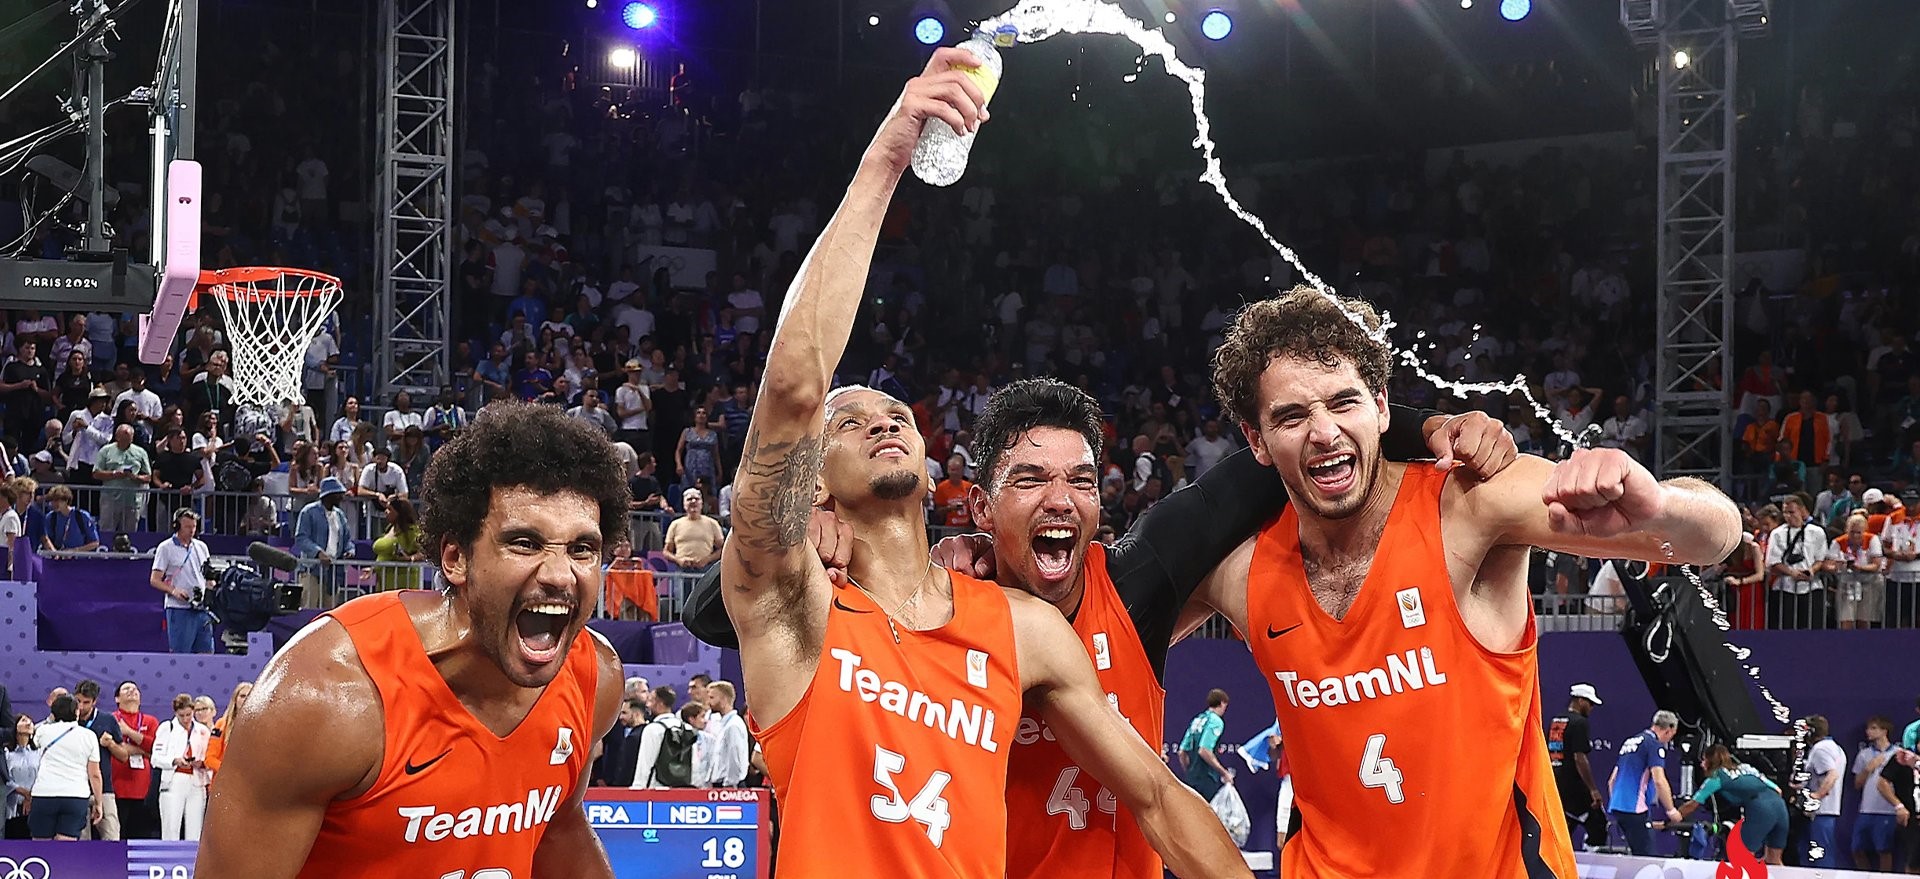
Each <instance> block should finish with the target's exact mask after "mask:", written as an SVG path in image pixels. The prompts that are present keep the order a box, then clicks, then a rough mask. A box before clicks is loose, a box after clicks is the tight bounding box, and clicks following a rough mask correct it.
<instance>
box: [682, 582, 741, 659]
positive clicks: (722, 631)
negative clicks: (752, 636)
mask: <svg viewBox="0 0 1920 879" xmlns="http://www.w3.org/2000/svg"><path fill="white" fill-rule="evenodd" d="M680 621H681V622H683V623H686V625H687V631H689V632H692V633H693V637H695V638H699V639H700V640H702V641H705V642H707V643H708V644H712V645H713V646H715V647H724V648H728V649H732V650H738V649H740V636H739V634H738V633H736V632H734V630H733V620H732V619H731V618H729V617H728V616H727V606H726V603H725V602H724V601H722V600H721V597H720V566H719V565H714V566H713V567H711V568H708V569H707V572H706V573H705V574H702V575H701V576H700V582H698V583H695V584H694V586H693V592H692V593H690V594H688V595H687V605H686V607H685V608H684V609H683V610H682V611H681V612H680Z"/></svg>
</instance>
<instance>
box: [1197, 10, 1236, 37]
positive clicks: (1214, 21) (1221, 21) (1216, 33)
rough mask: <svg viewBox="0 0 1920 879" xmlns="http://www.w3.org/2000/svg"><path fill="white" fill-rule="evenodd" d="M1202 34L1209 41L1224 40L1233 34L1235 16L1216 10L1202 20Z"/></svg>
mask: <svg viewBox="0 0 1920 879" xmlns="http://www.w3.org/2000/svg"><path fill="white" fill-rule="evenodd" d="M1200 33H1202V34H1204V35H1206V38H1207V39H1209V40H1224V39H1226V38H1227V34H1230V33H1233V16H1231V15H1228V14H1226V13H1224V12H1221V11H1220V10H1218V9H1215V10H1214V11H1212V12H1209V13H1207V17H1206V18H1203V19H1201V20H1200Z"/></svg>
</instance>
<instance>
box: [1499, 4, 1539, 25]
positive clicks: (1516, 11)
mask: <svg viewBox="0 0 1920 879" xmlns="http://www.w3.org/2000/svg"><path fill="white" fill-rule="evenodd" d="M1532 11H1533V0H1500V16H1501V17H1502V18H1505V19H1506V20H1508V21H1519V20H1520V19H1523V18H1526V17H1527V13H1529V12H1532Z"/></svg>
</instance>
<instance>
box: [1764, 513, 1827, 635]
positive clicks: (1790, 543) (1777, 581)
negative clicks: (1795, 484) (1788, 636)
mask: <svg viewBox="0 0 1920 879" xmlns="http://www.w3.org/2000/svg"><path fill="white" fill-rule="evenodd" d="M1812 505H1813V502H1812V501H1811V500H1809V499H1808V498H1807V496H1806V494H1804V493H1801V492H1795V493H1794V494H1791V495H1788V496H1787V499H1786V500H1785V501H1783V502H1781V505H1780V509H1781V512H1782V513H1783V514H1784V515H1785V516H1786V518H1787V521H1786V524H1784V525H1781V526H1780V527H1778V528H1775V529H1773V534H1772V535H1770V536H1769V537H1768V538H1767V573H1769V574H1771V575H1772V576H1773V589H1772V591H1771V592H1769V593H1768V595H1767V628H1769V629H1824V628H1826V626H1827V592H1826V587H1825V586H1824V585H1823V584H1822V583H1821V582H1820V578H1819V577H1818V576H1816V574H1817V572H1818V571H1819V570H1820V568H1821V563H1823V562H1825V561H1826V560H1827V557H1828V555H1829V554H1830V553H1831V552H1832V550H1833V545H1832V544H1831V543H1829V542H1827V532H1826V531H1825V530H1823V529H1821V527H1820V526H1818V525H1815V524H1813V522H1812V521H1811V520H1810V519H1809V518H1808V516H1809V515H1810V514H1809V513H1808V510H1807V508H1808V507H1811V506H1812Z"/></svg>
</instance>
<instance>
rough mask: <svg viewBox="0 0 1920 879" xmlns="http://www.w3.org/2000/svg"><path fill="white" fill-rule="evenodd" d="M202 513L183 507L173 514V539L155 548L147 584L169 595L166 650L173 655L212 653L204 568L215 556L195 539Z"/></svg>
mask: <svg viewBox="0 0 1920 879" xmlns="http://www.w3.org/2000/svg"><path fill="white" fill-rule="evenodd" d="M199 531H200V514H199V513H195V512H194V511H193V510H192V508H189V507H181V508H180V509H179V510H178V511H176V512H175V513H174V514H173V536H172V537H170V538H168V539H167V540H166V541H165V542H163V543H161V544H160V545H159V546H156V547H154V548H153V572H152V573H150V574H148V575H147V582H148V583H149V584H151V585H152V586H153V588H155V589H158V590H160V591H161V592H164V593H166V595H167V598H166V614H167V649H168V650H169V651H171V652H173V653H212V652H213V614H211V613H209V612H207V609H206V604H205V601H204V595H205V593H206V588H207V578H206V574H205V573H204V568H205V566H206V564H207V561H208V560H209V559H211V558H212V557H213V555H212V553H210V552H208V551H207V545H206V544H205V543H202V542H200V540H198V539H197V538H195V537H194V535H195V534H197V533H199Z"/></svg>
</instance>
